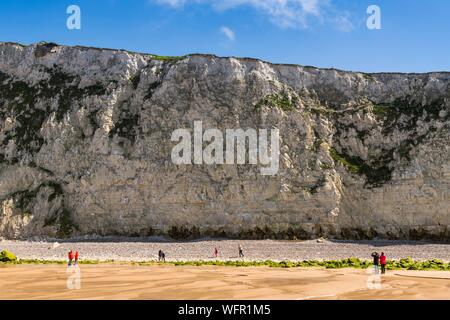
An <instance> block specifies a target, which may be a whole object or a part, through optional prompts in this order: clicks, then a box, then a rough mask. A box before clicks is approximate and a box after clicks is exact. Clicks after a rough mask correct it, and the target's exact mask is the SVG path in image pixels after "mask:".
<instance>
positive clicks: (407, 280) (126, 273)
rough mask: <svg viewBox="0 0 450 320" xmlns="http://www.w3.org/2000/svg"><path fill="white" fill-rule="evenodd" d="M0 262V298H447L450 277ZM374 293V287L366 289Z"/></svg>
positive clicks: (423, 273)
mask: <svg viewBox="0 0 450 320" xmlns="http://www.w3.org/2000/svg"><path fill="white" fill-rule="evenodd" d="M79 268H80V275H81V277H80V280H81V281H80V282H81V288H80V289H68V288H67V279H68V273H67V272H66V269H67V268H66V266H64V265H0V288H1V290H0V299H176V300H181V299H250V300H251V299H446V300H450V272H441V271H390V272H388V274H387V275H384V276H382V277H381V283H379V285H380V286H381V287H377V285H378V283H377V280H376V278H374V277H373V275H372V274H371V273H370V270H357V269H333V270H331V269H319V268H306V269H304V268H291V269H278V268H269V267H215V266H202V267H192V266H157V265H155V266H133V265H129V264H100V265H81V266H80V267H79ZM370 288H372V289H370Z"/></svg>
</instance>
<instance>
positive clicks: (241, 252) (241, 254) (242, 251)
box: [238, 244, 244, 258]
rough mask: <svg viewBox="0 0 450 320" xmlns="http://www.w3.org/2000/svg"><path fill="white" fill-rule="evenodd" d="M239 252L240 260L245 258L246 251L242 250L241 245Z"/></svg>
mask: <svg viewBox="0 0 450 320" xmlns="http://www.w3.org/2000/svg"><path fill="white" fill-rule="evenodd" d="M238 251H239V258H243V257H244V250H243V249H242V246H241V245H240V244H239V245H238Z"/></svg>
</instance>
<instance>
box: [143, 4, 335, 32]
mask: <svg viewBox="0 0 450 320" xmlns="http://www.w3.org/2000/svg"><path fill="white" fill-rule="evenodd" d="M151 1H153V2H156V3H159V4H163V5H168V6H170V7H173V8H181V7H183V6H185V5H188V4H192V3H196V4H207V5H210V6H212V7H213V8H215V9H217V10H228V9H231V8H235V7H239V6H250V7H252V8H254V9H256V10H257V11H259V12H261V13H262V14H264V15H266V16H267V17H268V18H269V19H270V21H272V22H273V23H274V24H276V25H277V26H279V27H282V28H306V27H308V22H309V21H308V20H309V19H310V18H320V16H321V14H322V9H323V7H324V6H326V5H327V4H328V2H329V0H151Z"/></svg>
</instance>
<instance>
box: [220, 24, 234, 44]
mask: <svg viewBox="0 0 450 320" xmlns="http://www.w3.org/2000/svg"><path fill="white" fill-rule="evenodd" d="M220 32H222V33H223V34H224V35H225V37H227V38H228V40H230V41H234V40H235V39H236V36H235V34H234V31H233V30H231V29H230V28H228V27H225V26H223V27H222V28H220Z"/></svg>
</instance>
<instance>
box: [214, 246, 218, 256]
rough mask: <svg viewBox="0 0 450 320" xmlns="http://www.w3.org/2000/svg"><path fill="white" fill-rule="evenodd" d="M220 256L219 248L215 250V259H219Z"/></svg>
mask: <svg viewBox="0 0 450 320" xmlns="http://www.w3.org/2000/svg"><path fill="white" fill-rule="evenodd" d="M218 255H219V249H217V247H215V248H214V258H217V256H218Z"/></svg>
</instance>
